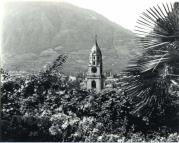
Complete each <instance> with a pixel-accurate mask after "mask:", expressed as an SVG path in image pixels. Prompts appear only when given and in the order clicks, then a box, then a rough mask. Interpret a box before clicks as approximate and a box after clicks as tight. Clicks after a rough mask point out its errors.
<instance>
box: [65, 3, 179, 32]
mask: <svg viewBox="0 0 179 143" xmlns="http://www.w3.org/2000/svg"><path fill="white" fill-rule="evenodd" d="M63 1H65V2H69V3H72V4H74V5H77V6H80V7H83V8H86V9H90V10H94V11H96V12H97V13H99V14H102V15H103V16H105V17H107V18H108V19H109V20H111V21H113V22H115V23H117V24H119V25H121V26H123V27H124V28H127V29H130V30H132V31H133V30H134V26H135V25H136V20H137V19H138V18H139V16H140V14H141V13H142V12H143V11H145V10H146V9H148V8H150V7H152V6H157V4H162V3H170V2H171V3H173V2H176V1H179V0H63Z"/></svg>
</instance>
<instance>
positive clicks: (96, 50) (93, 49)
mask: <svg viewBox="0 0 179 143" xmlns="http://www.w3.org/2000/svg"><path fill="white" fill-rule="evenodd" d="M93 53H96V54H100V55H101V50H100V48H99V45H98V42H97V38H96V37H95V44H94V45H93V47H92V48H91V54H93Z"/></svg>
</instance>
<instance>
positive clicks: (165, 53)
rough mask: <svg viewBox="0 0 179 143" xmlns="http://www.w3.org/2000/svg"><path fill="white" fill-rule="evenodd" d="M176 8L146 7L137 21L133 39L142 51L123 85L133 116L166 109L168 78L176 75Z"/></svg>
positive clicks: (178, 57) (178, 40) (178, 46)
mask: <svg viewBox="0 0 179 143" xmlns="http://www.w3.org/2000/svg"><path fill="white" fill-rule="evenodd" d="M178 5H179V4H178ZM178 5H177V3H175V4H174V5H172V4H162V5H161V6H159V5H157V6H155V7H152V8H149V9H147V10H146V11H145V12H143V13H142V15H141V16H140V18H139V20H138V21H137V26H136V29H135V30H136V32H135V33H136V35H137V36H136V40H137V43H138V46H139V47H141V48H143V49H144V52H143V55H142V56H140V57H137V58H136V59H134V60H132V61H131V62H130V64H129V66H128V67H127V69H126V70H125V73H126V75H128V78H126V79H125V84H124V86H123V88H124V89H125V93H126V95H127V96H129V100H130V101H131V102H132V103H133V107H134V108H133V111H132V113H134V114H137V113H139V112H140V113H141V114H143V115H150V114H151V112H152V111H154V109H152V108H159V107H160V109H165V108H166V107H165V106H164V105H165V103H166V102H169V101H170V93H169V91H168V89H169V86H170V83H171V79H172V78H173V77H172V76H171V75H178V74H179V66H178V65H179V44H178V43H179V16H178V11H179V6H178ZM129 75H130V76H129Z"/></svg>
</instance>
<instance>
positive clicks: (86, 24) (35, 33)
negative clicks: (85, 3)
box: [2, 2, 140, 73]
mask: <svg viewBox="0 0 179 143" xmlns="http://www.w3.org/2000/svg"><path fill="white" fill-rule="evenodd" d="M5 8H6V16H5V19H4V27H3V42H2V43H3V46H2V47H3V48H2V51H3V67H4V68H6V69H8V70H26V71H38V70H40V69H42V67H43V66H44V65H45V64H47V63H50V62H51V61H52V60H53V59H55V58H56V57H57V56H58V55H59V54H62V53H65V54H67V55H68V61H67V63H66V64H65V66H64V72H66V73H75V72H79V71H85V70H87V65H88V57H89V52H90V49H91V47H92V46H93V44H94V36H95V34H97V35H98V43H99V46H100V48H101V50H102V53H103V63H104V70H110V69H112V71H115V72H118V71H121V70H122V69H124V67H125V66H126V64H127V63H128V61H129V60H130V59H131V58H133V57H134V54H135V53H138V52H140V50H139V49H136V48H135V43H134V41H133V38H134V35H133V33H132V32H130V31H128V30H126V29H124V28H123V27H121V26H119V25H117V24H115V23H112V22H111V21H109V20H108V19H106V18H105V17H103V16H101V15H99V14H97V13H95V12H93V11H91V10H86V9H82V8H79V7H76V6H73V5H70V4H67V3H60V2H59V3H55V2H43V3H42V2H8V3H7V4H6V5H5Z"/></svg>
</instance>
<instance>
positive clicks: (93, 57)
mask: <svg viewBox="0 0 179 143" xmlns="http://www.w3.org/2000/svg"><path fill="white" fill-rule="evenodd" d="M103 82H104V81H103V63H102V53H101V50H100V48H99V46H98V42H97V38H95V44H94V46H93V47H92V49H91V52H90V56H89V64H88V72H87V89H89V90H91V89H92V90H96V92H100V91H101V90H102V89H103V86H104V83H103Z"/></svg>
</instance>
